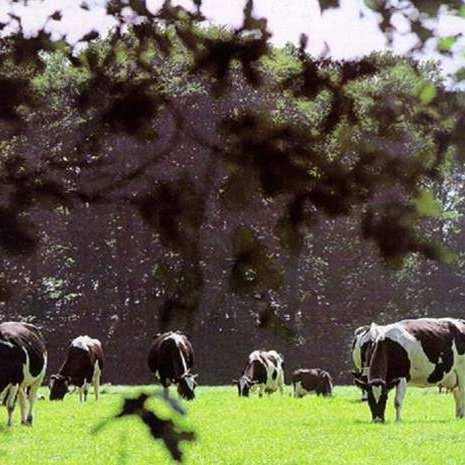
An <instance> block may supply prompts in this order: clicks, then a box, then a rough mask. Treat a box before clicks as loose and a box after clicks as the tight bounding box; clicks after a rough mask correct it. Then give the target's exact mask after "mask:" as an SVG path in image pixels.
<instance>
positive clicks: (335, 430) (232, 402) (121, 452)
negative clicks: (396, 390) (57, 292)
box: [0, 387, 465, 465]
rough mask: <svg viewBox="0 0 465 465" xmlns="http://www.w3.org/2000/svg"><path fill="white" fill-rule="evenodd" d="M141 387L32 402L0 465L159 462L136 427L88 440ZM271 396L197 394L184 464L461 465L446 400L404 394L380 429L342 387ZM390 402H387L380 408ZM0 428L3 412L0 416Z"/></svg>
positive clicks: (129, 424)
mask: <svg viewBox="0 0 465 465" xmlns="http://www.w3.org/2000/svg"><path fill="white" fill-rule="evenodd" d="M141 389H142V388H123V387H118V388H116V387H115V388H111V389H110V390H109V391H108V392H106V393H105V394H103V395H102V397H101V400H99V402H98V403H97V404H96V403H95V401H94V400H93V398H92V397H91V400H90V401H88V402H87V404H85V405H82V406H81V405H79V402H78V399H77V396H76V395H71V396H68V397H67V398H66V400H65V401H64V403H61V402H49V401H48V400H42V401H39V402H38V403H37V409H36V423H35V425H34V426H33V427H32V428H29V427H24V426H21V425H19V424H18V417H19V409H18V411H16V412H15V420H16V423H15V426H14V427H13V428H12V430H11V431H3V432H2V433H0V441H1V442H0V464H1V465H29V464H31V465H32V464H33V465H52V464H60V465H78V464H79V465H82V464H86V465H119V464H126V463H127V464H131V465H142V464H144V465H145V464H163V463H169V462H170V459H169V456H168V454H167V452H166V451H165V450H164V449H163V447H162V446H161V444H160V443H158V442H157V443H156V442H153V441H152V440H151V439H149V436H148V433H147V431H146V429H145V426H144V425H143V424H141V423H140V422H139V421H138V420H137V419H132V418H127V419H122V420H118V421H115V422H113V423H111V424H109V425H108V426H107V427H106V428H105V429H104V430H103V431H101V432H100V433H99V434H98V435H93V434H91V429H92V427H93V426H95V425H96V424H98V423H99V422H100V421H101V420H103V419H105V418H107V417H109V416H110V415H112V414H113V413H115V412H116V411H117V410H118V408H119V406H120V404H121V393H124V394H130V393H135V392H138V391H139V390H141ZM289 389H290V388H288V392H287V393H286V395H285V396H280V395H279V394H274V395H273V396H270V397H264V398H262V399H259V398H258V397H256V396H254V397H251V398H248V399H247V398H238V396H237V393H236V390H235V389H234V388H233V387H216V388H212V387H200V388H199V389H198V391H197V393H198V396H197V399H196V400H195V401H194V402H192V403H190V404H188V405H187V408H188V417H187V419H186V420H185V422H186V424H187V425H189V427H192V428H193V429H194V430H195V431H197V434H198V441H197V442H196V443H195V444H189V445H185V446H184V450H185V453H186V457H185V458H186V463H187V464H196V465H210V464H211V465H213V464H215V465H217V464H218V465H220V464H221V465H222V464H224V465H242V464H243V465H265V464H279V465H285V464H286V465H290V464H293V465H294V464H295V465H302V464H314V465H319V464H324V465H328V464H338V465H342V464H357V465H359V464H364V465H365V464H366V465H368V464H376V465H380V464H383V465H388V464H392V465H398V464H403V465H404V464H405V465H407V464H408V465H414V464H415V465H420V464H421V465H425V464H428V465H435V464H441V465H452V464H457V465H462V464H464V463H465V420H462V421H460V420H456V419H455V418H453V411H454V403H453V399H452V396H451V395H450V394H449V395H445V394H443V395H439V394H437V392H436V390H420V389H413V388H411V389H409V390H408V391H407V396H406V400H405V406H404V411H403V414H404V420H403V422H402V423H401V424H396V423H394V421H393V417H394V413H393V408H392V405H389V410H388V415H387V419H388V422H387V423H386V424H384V425H379V424H371V423H370V422H369V420H370V415H369V411H368V407H367V405H366V404H361V403H360V402H358V398H359V393H358V391H357V390H356V389H355V388H352V387H337V388H336V390H335V396H334V397H333V398H332V399H323V398H318V397H316V396H307V397H305V398H303V399H293V398H291V397H289V395H288V393H289V392H290V390H289ZM391 403H392V399H390V404H391ZM1 413H2V415H1V419H0V421H1V422H2V424H5V423H6V411H5V409H2V410H1Z"/></svg>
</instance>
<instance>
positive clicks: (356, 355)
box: [352, 323, 378, 402]
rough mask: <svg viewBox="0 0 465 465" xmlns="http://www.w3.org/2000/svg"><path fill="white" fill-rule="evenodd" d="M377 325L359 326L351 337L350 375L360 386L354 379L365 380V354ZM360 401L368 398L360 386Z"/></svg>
mask: <svg viewBox="0 0 465 465" xmlns="http://www.w3.org/2000/svg"><path fill="white" fill-rule="evenodd" d="M377 327H378V325H376V324H375V323H372V324H371V326H369V325H366V326H360V327H359V328H357V329H356V330H355V331H354V336H353V339H352V363H353V365H354V370H353V371H352V375H353V377H354V382H355V384H356V385H358V386H359V387H360V385H361V383H358V382H357V381H356V380H358V381H361V382H363V381H364V380H365V381H366V370H367V367H368V365H367V360H366V354H367V352H368V350H369V348H370V346H371V343H372V341H373V338H374V337H375V332H376V328H377ZM360 389H361V391H362V397H361V401H362V402H366V401H367V400H368V393H367V392H366V390H364V389H363V388H362V387H360Z"/></svg>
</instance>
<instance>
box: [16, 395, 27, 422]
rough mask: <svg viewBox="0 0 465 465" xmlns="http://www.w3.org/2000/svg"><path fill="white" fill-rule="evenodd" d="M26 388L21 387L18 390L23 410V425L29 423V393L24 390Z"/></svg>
mask: <svg viewBox="0 0 465 465" xmlns="http://www.w3.org/2000/svg"><path fill="white" fill-rule="evenodd" d="M24 389H25V388H23V387H20V388H19V390H18V398H19V408H20V410H21V423H22V424H23V425H27V414H28V411H27V407H28V401H27V394H26V392H25V390H24Z"/></svg>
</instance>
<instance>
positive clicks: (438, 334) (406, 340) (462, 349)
mask: <svg viewBox="0 0 465 465" xmlns="http://www.w3.org/2000/svg"><path fill="white" fill-rule="evenodd" d="M376 332H377V334H376V338H375V340H374V341H373V344H372V346H371V348H370V350H369V353H368V360H369V362H368V364H369V369H368V375H367V380H366V382H365V381H359V382H358V383H360V384H361V385H362V387H364V388H365V389H367V391H368V404H369V407H370V411H371V415H372V419H373V421H375V422H384V415H385V410H386V402H387V398H388V392H389V390H390V389H392V388H394V387H395V388H396V395H395V401H394V406H395V410H396V420H397V421H399V420H400V413H401V409H402V403H403V400H404V396H405V390H406V386H407V384H410V385H414V386H420V387H427V386H438V385H441V386H443V387H445V388H448V389H452V392H453V395H454V398H455V407H456V408H455V413H456V416H457V417H458V418H463V416H464V413H465V403H464V401H465V320H458V319H453V318H420V319H417V320H403V321H399V322H397V323H393V324H390V325H386V326H378V327H377V328H376Z"/></svg>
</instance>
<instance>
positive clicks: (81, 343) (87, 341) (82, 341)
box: [71, 336, 100, 351]
mask: <svg viewBox="0 0 465 465" xmlns="http://www.w3.org/2000/svg"><path fill="white" fill-rule="evenodd" d="M92 345H100V341H99V340H98V339H93V338H91V337H89V336H78V337H76V338H75V339H73V340H72V341H71V346H72V347H77V348H79V349H82V350H86V351H89V346H92Z"/></svg>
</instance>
